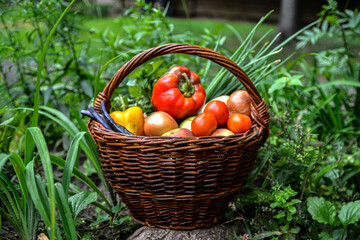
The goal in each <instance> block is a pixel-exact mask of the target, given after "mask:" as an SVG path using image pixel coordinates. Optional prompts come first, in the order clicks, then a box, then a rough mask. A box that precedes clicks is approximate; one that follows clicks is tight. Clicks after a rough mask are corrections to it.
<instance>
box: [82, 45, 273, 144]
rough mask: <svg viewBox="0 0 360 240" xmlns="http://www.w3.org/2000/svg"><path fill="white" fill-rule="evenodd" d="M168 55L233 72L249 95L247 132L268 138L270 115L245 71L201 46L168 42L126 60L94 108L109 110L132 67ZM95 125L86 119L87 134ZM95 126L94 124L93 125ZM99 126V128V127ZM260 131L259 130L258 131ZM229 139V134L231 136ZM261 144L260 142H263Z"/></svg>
mask: <svg viewBox="0 0 360 240" xmlns="http://www.w3.org/2000/svg"><path fill="white" fill-rule="evenodd" d="M172 53H183V54H188V55H194V56H199V57H202V58H205V59H208V60H211V61H213V62H215V63H217V64H219V65H220V66H222V67H225V68H226V69H227V70H228V71H230V72H231V73H233V75H234V76H236V77H237V78H238V79H239V80H240V82H241V83H242V85H243V86H244V88H245V90H246V91H247V92H248V93H249V95H250V99H251V103H250V110H251V118H252V120H253V125H252V129H251V130H249V131H251V132H254V131H253V129H254V128H257V127H260V128H262V129H263V130H264V131H265V135H266V137H265V141H266V139H267V137H268V135H269V126H268V124H269V122H270V114H269V111H268V108H267V106H266V102H265V100H264V99H262V98H261V97H260V95H259V93H258V91H257V89H256V87H255V85H254V84H253V83H252V81H251V80H250V79H249V77H248V76H247V75H246V74H245V72H244V71H243V70H242V69H241V68H240V67H239V66H238V65H237V64H236V63H235V62H233V61H232V60H231V59H229V58H227V57H225V56H223V55H221V54H219V53H217V52H215V51H213V50H211V49H208V48H205V47H200V46H196V45H192V44H181V43H169V44H165V45H161V46H158V47H154V48H150V49H147V50H145V51H143V52H142V53H139V54H137V55H136V56H135V57H133V58H132V59H131V60H129V61H128V62H127V63H126V64H124V65H123V66H122V67H121V68H120V69H119V70H118V71H117V73H116V74H115V75H114V76H113V78H112V79H111V81H110V82H108V83H107V85H106V86H105V88H104V90H103V91H102V92H100V93H99V94H98V96H97V98H96V99H95V101H94V109H95V110H96V111H98V112H99V113H100V112H101V107H100V106H101V102H102V101H105V106H106V109H107V110H110V106H111V102H110V97H111V95H112V93H113V91H114V90H115V89H116V88H117V87H118V86H119V84H120V83H121V82H122V80H123V79H124V78H125V77H126V76H127V75H128V74H130V73H131V72H132V71H133V70H134V69H135V68H137V67H138V66H140V65H142V64H143V63H145V62H147V61H148V60H151V59H152V58H155V57H158V56H163V55H166V54H172ZM94 122H95V123H96V121H94V120H93V119H91V118H90V119H89V121H88V124H87V129H88V131H89V132H90V133H92V132H91V131H90V128H91V126H92V125H93V123H94ZM95 125H96V124H95ZM100 126H101V125H100ZM97 131H100V132H102V133H103V134H111V135H115V136H118V137H120V138H121V136H122V137H126V138H128V137H130V135H127V134H122V133H119V132H114V131H111V130H107V129H105V128H103V130H102V131H101V129H100V128H97ZM260 132H262V131H260ZM247 134H249V133H246V134H243V133H239V134H234V135H235V136H237V137H242V136H247ZM91 136H92V138H93V139H94V136H93V135H92V134H91ZM232 136H233V135H232ZM144 137H145V138H147V139H152V138H153V139H154V140H156V139H158V137H153V136H131V138H134V139H144ZM159 137H161V139H162V140H164V139H183V138H181V137H166V136H164V137H163V136H159ZM209 137H210V139H224V138H225V139H226V137H224V136H200V137H194V138H195V139H201V140H204V139H207V138H209ZM194 138H185V139H194ZM265 141H264V142H265Z"/></svg>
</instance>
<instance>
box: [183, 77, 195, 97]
mask: <svg viewBox="0 0 360 240" xmlns="http://www.w3.org/2000/svg"><path fill="white" fill-rule="evenodd" d="M182 75H183V77H184V79H185V83H183V84H181V88H180V90H181V92H182V93H183V95H184V97H190V96H191V95H193V94H194V92H195V88H194V86H193V85H192V84H191V81H190V79H189V77H188V76H187V75H186V73H183V74H182Z"/></svg>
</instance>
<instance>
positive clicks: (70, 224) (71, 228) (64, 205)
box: [55, 182, 78, 239]
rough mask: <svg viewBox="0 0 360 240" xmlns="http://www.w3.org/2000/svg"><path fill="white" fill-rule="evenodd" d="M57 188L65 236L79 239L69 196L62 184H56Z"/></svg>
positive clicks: (58, 204)
mask: <svg viewBox="0 0 360 240" xmlns="http://www.w3.org/2000/svg"><path fill="white" fill-rule="evenodd" d="M55 188H56V203H57V206H58V209H59V213H60V217H61V221H62V224H63V228H64V230H65V234H66V236H67V238H68V239H78V237H77V235H76V229H75V222H74V219H73V217H72V215H71V210H70V206H69V202H68V199H67V194H65V192H64V189H63V187H62V186H61V184H60V183H58V182H57V183H56V184H55Z"/></svg>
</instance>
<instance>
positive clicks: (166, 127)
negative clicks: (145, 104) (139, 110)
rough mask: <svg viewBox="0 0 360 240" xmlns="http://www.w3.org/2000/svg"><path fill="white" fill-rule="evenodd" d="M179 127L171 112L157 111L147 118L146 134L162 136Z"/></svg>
mask: <svg viewBox="0 0 360 240" xmlns="http://www.w3.org/2000/svg"><path fill="white" fill-rule="evenodd" d="M178 127H179V126H178V124H177V122H176V121H175V119H174V118H173V117H172V116H170V114H168V113H166V112H162V111H157V112H154V113H152V114H151V115H150V116H148V117H147V118H146V120H145V124H144V132H145V135H146V136H161V135H163V134H164V133H166V132H168V131H170V130H173V129H175V128H178Z"/></svg>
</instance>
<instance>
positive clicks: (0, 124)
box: [0, 116, 15, 127]
mask: <svg viewBox="0 0 360 240" xmlns="http://www.w3.org/2000/svg"><path fill="white" fill-rule="evenodd" d="M14 119H15V116H13V117H11V118H9V119H7V120H5V121H3V122H1V123H0V127H2V126H6V125H8V124H10V123H11V122H12V121H13V120H14Z"/></svg>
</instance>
